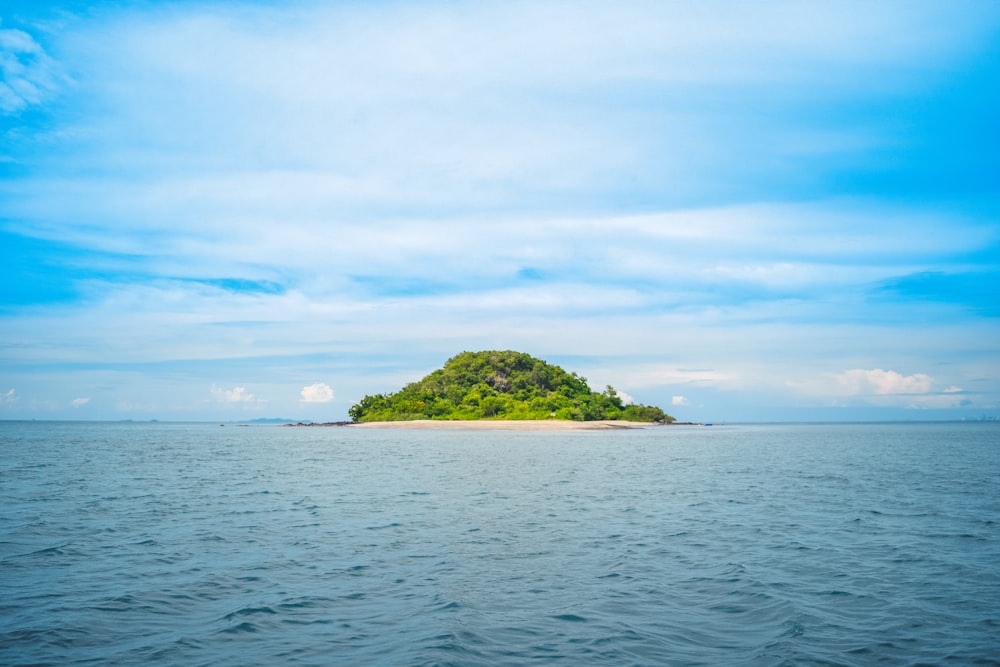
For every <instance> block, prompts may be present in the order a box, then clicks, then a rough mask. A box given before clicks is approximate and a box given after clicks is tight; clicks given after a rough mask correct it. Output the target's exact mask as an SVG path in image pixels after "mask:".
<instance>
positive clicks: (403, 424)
mask: <svg viewBox="0 0 1000 667" xmlns="http://www.w3.org/2000/svg"><path fill="white" fill-rule="evenodd" d="M652 426H656V424H650V423H646V422H630V421H590V422H578V421H569V420H565V419H539V420H527V419H526V420H494V419H482V420H475V421H463V420H441V419H418V420H415V421H399V422H363V423H360V424H351V425H350V427H351V428H408V429H441V430H445V429H477V430H487V431H610V430H620V429H631V428H648V427H652Z"/></svg>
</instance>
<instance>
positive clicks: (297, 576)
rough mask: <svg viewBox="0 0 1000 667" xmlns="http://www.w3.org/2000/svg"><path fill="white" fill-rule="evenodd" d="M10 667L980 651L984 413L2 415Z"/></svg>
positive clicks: (989, 592) (995, 473)
mask: <svg viewBox="0 0 1000 667" xmlns="http://www.w3.org/2000/svg"><path fill="white" fill-rule="evenodd" d="M0 508H2V509H0V577H2V578H0V663H2V664H5V665H20V664H32V665H37V664H52V665H88V664H90V665H98V664H100V665H104V664H116V665H132V664H136V665H137V664H148V663H155V664H159V665H184V666H190V665H277V664H287V665H530V664H545V665H718V664H745V665H873V664H886V665H902V664H928V665H931V664H933V665H940V664H955V665H973V664H992V665H997V664H1000V424H997V423H949V424H926V423H920V424H836V425H747V426H741V425H732V426H713V427H710V428H708V427H685V426H674V427H658V428H657V427H654V428H648V429H641V430H629V431H594V432H537V431H536V432H504V431H493V432H490V431H406V430H359V429H349V428H282V427H275V426H250V427H240V426H235V425H227V426H226V427H223V428H220V427H219V426H218V425H217V424H213V425H210V424H167V423H158V424H133V423H43V422H0Z"/></svg>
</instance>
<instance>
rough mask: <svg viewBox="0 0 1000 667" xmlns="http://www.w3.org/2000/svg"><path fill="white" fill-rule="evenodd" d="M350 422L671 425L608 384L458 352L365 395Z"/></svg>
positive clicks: (520, 357) (507, 355) (505, 355)
mask: <svg viewBox="0 0 1000 667" xmlns="http://www.w3.org/2000/svg"><path fill="white" fill-rule="evenodd" d="M348 413H349V414H350V416H351V419H352V420H353V421H355V422H370V421H408V420H413V419H571V420H575V421H592V420H599V419H623V420H629V421H640V422H672V421H674V418H673V417H671V416H670V415H668V414H666V413H664V412H663V410H661V409H660V408H657V407H653V406H648V405H625V404H624V403H623V402H622V399H621V397H620V396H618V394H617V392H615V390H614V388H612V387H611V386H610V385H609V386H608V387H607V389H606V390H605V391H604V392H603V393H597V392H594V391H591V390H590V387H588V386H587V381H586V380H585V379H584V378H582V377H580V376H579V375H577V374H576V373H567V372H566V371H564V370H563V369H562V368H560V367H559V366H554V365H552V364H548V363H545V362H544V361H542V360H540V359H535V358H534V357H531V356H529V355H527V354H523V353H521V352H511V351H504V352H497V351H488V352H463V353H461V354H459V355H457V356H455V357H452V358H451V359H449V360H448V361H447V363H445V365H444V367H443V368H440V369H438V370H436V371H434V372H433V373H431V374H430V375H428V376H427V377H425V378H424V379H422V380H420V381H419V382H413V383H410V384H408V385H406V386H405V387H403V388H402V389H401V390H399V391H398V392H396V393H394V394H376V395H374V396H365V397H364V398H363V399H361V402H359V403H357V404H356V405H354V406H352V407H351V409H350V410H349V411H348Z"/></svg>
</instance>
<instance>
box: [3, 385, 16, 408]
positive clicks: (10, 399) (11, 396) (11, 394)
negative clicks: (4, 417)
mask: <svg viewBox="0 0 1000 667" xmlns="http://www.w3.org/2000/svg"><path fill="white" fill-rule="evenodd" d="M16 401H17V393H16V392H15V391H14V390H13V389H11V390H9V391H7V392H6V393H3V394H0V403H4V404H9V403H15V402H16Z"/></svg>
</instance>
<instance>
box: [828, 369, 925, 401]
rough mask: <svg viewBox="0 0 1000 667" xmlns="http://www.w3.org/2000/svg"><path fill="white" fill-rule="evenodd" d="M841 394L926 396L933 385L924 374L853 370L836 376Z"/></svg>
mask: <svg viewBox="0 0 1000 667" xmlns="http://www.w3.org/2000/svg"><path fill="white" fill-rule="evenodd" d="M836 381H837V383H838V384H839V385H840V388H841V389H842V393H844V394H847V395H851V396H858V395H876V396H886V395H892V394H926V393H929V392H930V391H931V387H932V385H933V383H934V380H933V378H931V376H929V375H926V374H924V373H915V374H913V375H902V374H900V373H897V372H896V371H886V370H882V369H881V368H873V369H871V370H865V369H861V368H855V369H851V370H847V371H844V372H843V373H840V374H839V375H837V376H836Z"/></svg>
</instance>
